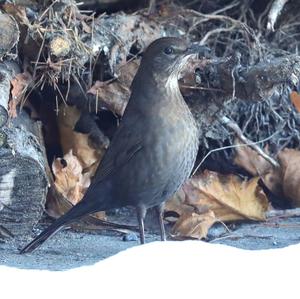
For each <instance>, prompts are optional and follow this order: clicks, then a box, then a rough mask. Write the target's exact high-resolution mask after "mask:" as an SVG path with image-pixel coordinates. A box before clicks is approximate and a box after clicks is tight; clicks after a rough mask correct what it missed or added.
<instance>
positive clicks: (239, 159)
mask: <svg viewBox="0 0 300 299" xmlns="http://www.w3.org/2000/svg"><path fill="white" fill-rule="evenodd" d="M238 143H239V142H238V141H237V140H236V141H235V144H238ZM235 151H236V155H235V158H234V163H235V164H236V165H238V166H240V167H242V168H243V169H245V170H246V171H247V172H249V173H250V174H251V175H253V176H259V177H260V178H261V180H262V182H263V183H264V185H265V186H266V187H267V188H268V189H269V190H270V191H271V192H272V193H273V194H276V195H277V196H283V190H282V183H281V182H282V173H281V169H280V168H274V167H273V166H272V165H271V164H270V163H269V162H268V161H266V160H265V159H264V158H263V157H262V156H260V155H259V154H258V153H257V152H256V151H254V150H253V149H251V148H250V147H249V146H239V147H236V148H235ZM264 151H265V152H266V153H268V148H267V147H266V148H265V149H264Z"/></svg>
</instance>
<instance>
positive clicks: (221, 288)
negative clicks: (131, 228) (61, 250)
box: [0, 241, 300, 299]
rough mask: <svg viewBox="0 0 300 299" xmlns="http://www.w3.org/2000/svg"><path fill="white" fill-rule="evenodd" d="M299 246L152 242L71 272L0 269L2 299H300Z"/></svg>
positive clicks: (4, 267)
mask: <svg viewBox="0 0 300 299" xmlns="http://www.w3.org/2000/svg"><path fill="white" fill-rule="evenodd" d="M299 254H300V244H298V245H292V246H289V247H285V248H282V249H270V250H255V251H250V250H242V249H237V248H234V247H229V246H226V245H217V244H208V243H204V242H200V241H184V242H172V241H171V242H154V243H149V244H146V245H143V246H137V247H134V248H130V249H128V250H126V251H123V252H120V253H119V254H117V255H115V256H112V257H110V258H107V259H105V260H103V261H100V262H98V263H96V264H95V265H92V266H84V267H80V268H75V269H71V270H68V271H60V272H51V271H45V270H43V271H42V270H20V269H16V268H10V267H6V266H0V282H1V286H0V292H1V297H2V298H22V299H23V298H31V299H34V298H39V299H40V298H43V299H44V298H72V299H75V298H80V299H82V298H105V299H108V298H116V299H119V298H120V299H122V298H130V299H131V298H140V299H144V298H151V299H161V298H162V299H167V298H172V299H173V298H203V299H208V298H209V299H211V298H222V299H224V298H230V299H235V298H238V299H240V298H243V299H245V298H251V299H257V298H272V299H273V298H289V299H293V298H299V278H298V275H297V273H298V271H299V269H300V258H299Z"/></svg>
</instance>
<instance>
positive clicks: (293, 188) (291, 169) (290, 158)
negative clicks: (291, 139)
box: [278, 148, 300, 207]
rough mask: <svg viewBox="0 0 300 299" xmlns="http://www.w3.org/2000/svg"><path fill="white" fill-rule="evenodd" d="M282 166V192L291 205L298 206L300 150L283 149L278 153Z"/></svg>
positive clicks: (299, 196)
mask: <svg viewBox="0 0 300 299" xmlns="http://www.w3.org/2000/svg"><path fill="white" fill-rule="evenodd" d="M278 159H279V163H280V165H281V168H282V173H283V175H282V185H283V192H284V195H285V196H286V197H288V198H289V199H290V200H291V202H292V204H293V206H295V207H300V171H299V169H300V151H298V150H295V149H288V148H286V149H284V150H283V151H281V152H280V153H279V155H278Z"/></svg>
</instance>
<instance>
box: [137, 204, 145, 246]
mask: <svg viewBox="0 0 300 299" xmlns="http://www.w3.org/2000/svg"><path fill="white" fill-rule="evenodd" d="M136 212H137V218H138V222H139V229H140V242H141V244H145V229H144V219H145V216H146V213H147V209H146V208H145V206H143V205H142V206H138V207H136Z"/></svg>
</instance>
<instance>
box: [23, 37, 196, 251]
mask: <svg viewBox="0 0 300 299" xmlns="http://www.w3.org/2000/svg"><path fill="white" fill-rule="evenodd" d="M199 51H200V49H199V48H198V47H195V46H190V47H189V46H188V43H187V42H186V41H185V40H183V39H180V38H173V37H165V38H160V39H158V40H156V41H154V42H153V43H152V44H151V45H150V46H149V47H148V48H147V50H146V51H145V53H144V55H143V58H142V61H141V65H140V67H139V70H138V72H137V74H136V76H135V78H134V80H133V83H132V86H131V90H132V93H131V96H130V99H129V102H128V105H127V107H126V110H125V113H124V116H123V119H122V121H121V124H120V126H119V128H118V130H117V131H116V133H115V135H114V137H113V139H112V141H111V144H110V146H109V148H108V150H107V152H106V154H105V156H104V158H103V160H102V161H101V163H100V165H99V167H98V169H97V171H96V174H95V176H94V178H93V181H92V183H91V185H90V187H89V188H88V190H87V192H86V193H85V195H84V197H83V199H82V201H80V202H79V203H78V204H77V205H76V206H74V207H73V208H72V209H71V210H70V211H68V212H67V213H66V214H65V215H63V216H62V217H60V218H59V219H57V220H56V221H55V222H54V223H53V224H52V225H50V226H49V227H48V228H47V229H45V230H44V231H43V232H42V233H41V234H40V235H39V236H37V237H36V238H35V239H34V240H33V241H32V242H31V243H29V244H28V245H27V246H26V247H25V248H23V249H22V250H21V253H26V252H31V251H32V250H34V249H35V248H36V247H38V246H40V245H41V244H42V243H43V242H44V241H45V240H47V239H48V238H49V237H50V236H51V235H53V234H54V233H55V232H57V231H58V230H59V229H60V228H62V227H63V226H65V225H67V224H70V223H71V222H73V221H75V220H76V219H78V218H80V217H82V216H84V215H86V214H91V213H94V212H98V211H104V210H107V209H112V208H120V207H123V206H128V205H130V206H134V207H136V210H137V216H138V221H139V228H140V240H141V243H144V242H145V239H144V217H145V215H146V211H147V209H148V208H151V207H156V209H157V211H158V213H159V223H160V230H161V238H162V240H165V231H164V225H163V220H162V210H163V204H164V202H165V201H166V200H167V199H168V198H170V197H171V196H172V195H173V194H174V193H175V192H176V191H177V190H178V188H179V187H180V186H181V185H182V184H183V183H184V181H185V180H186V179H187V178H188V177H189V175H190V174H191V171H192V168H193V165H194V162H195V159H196V154H197V150H198V130H197V126H196V123H195V121H194V118H193V116H192V114H191V112H190V110H189V108H188V106H187V104H186V103H185V101H184V99H183V97H182V95H181V93H180V90H179V86H178V75H179V72H180V71H181V69H182V67H183V66H184V65H185V64H186V62H187V61H188V59H189V58H190V57H191V56H195V55H197V53H198V52H199Z"/></svg>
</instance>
